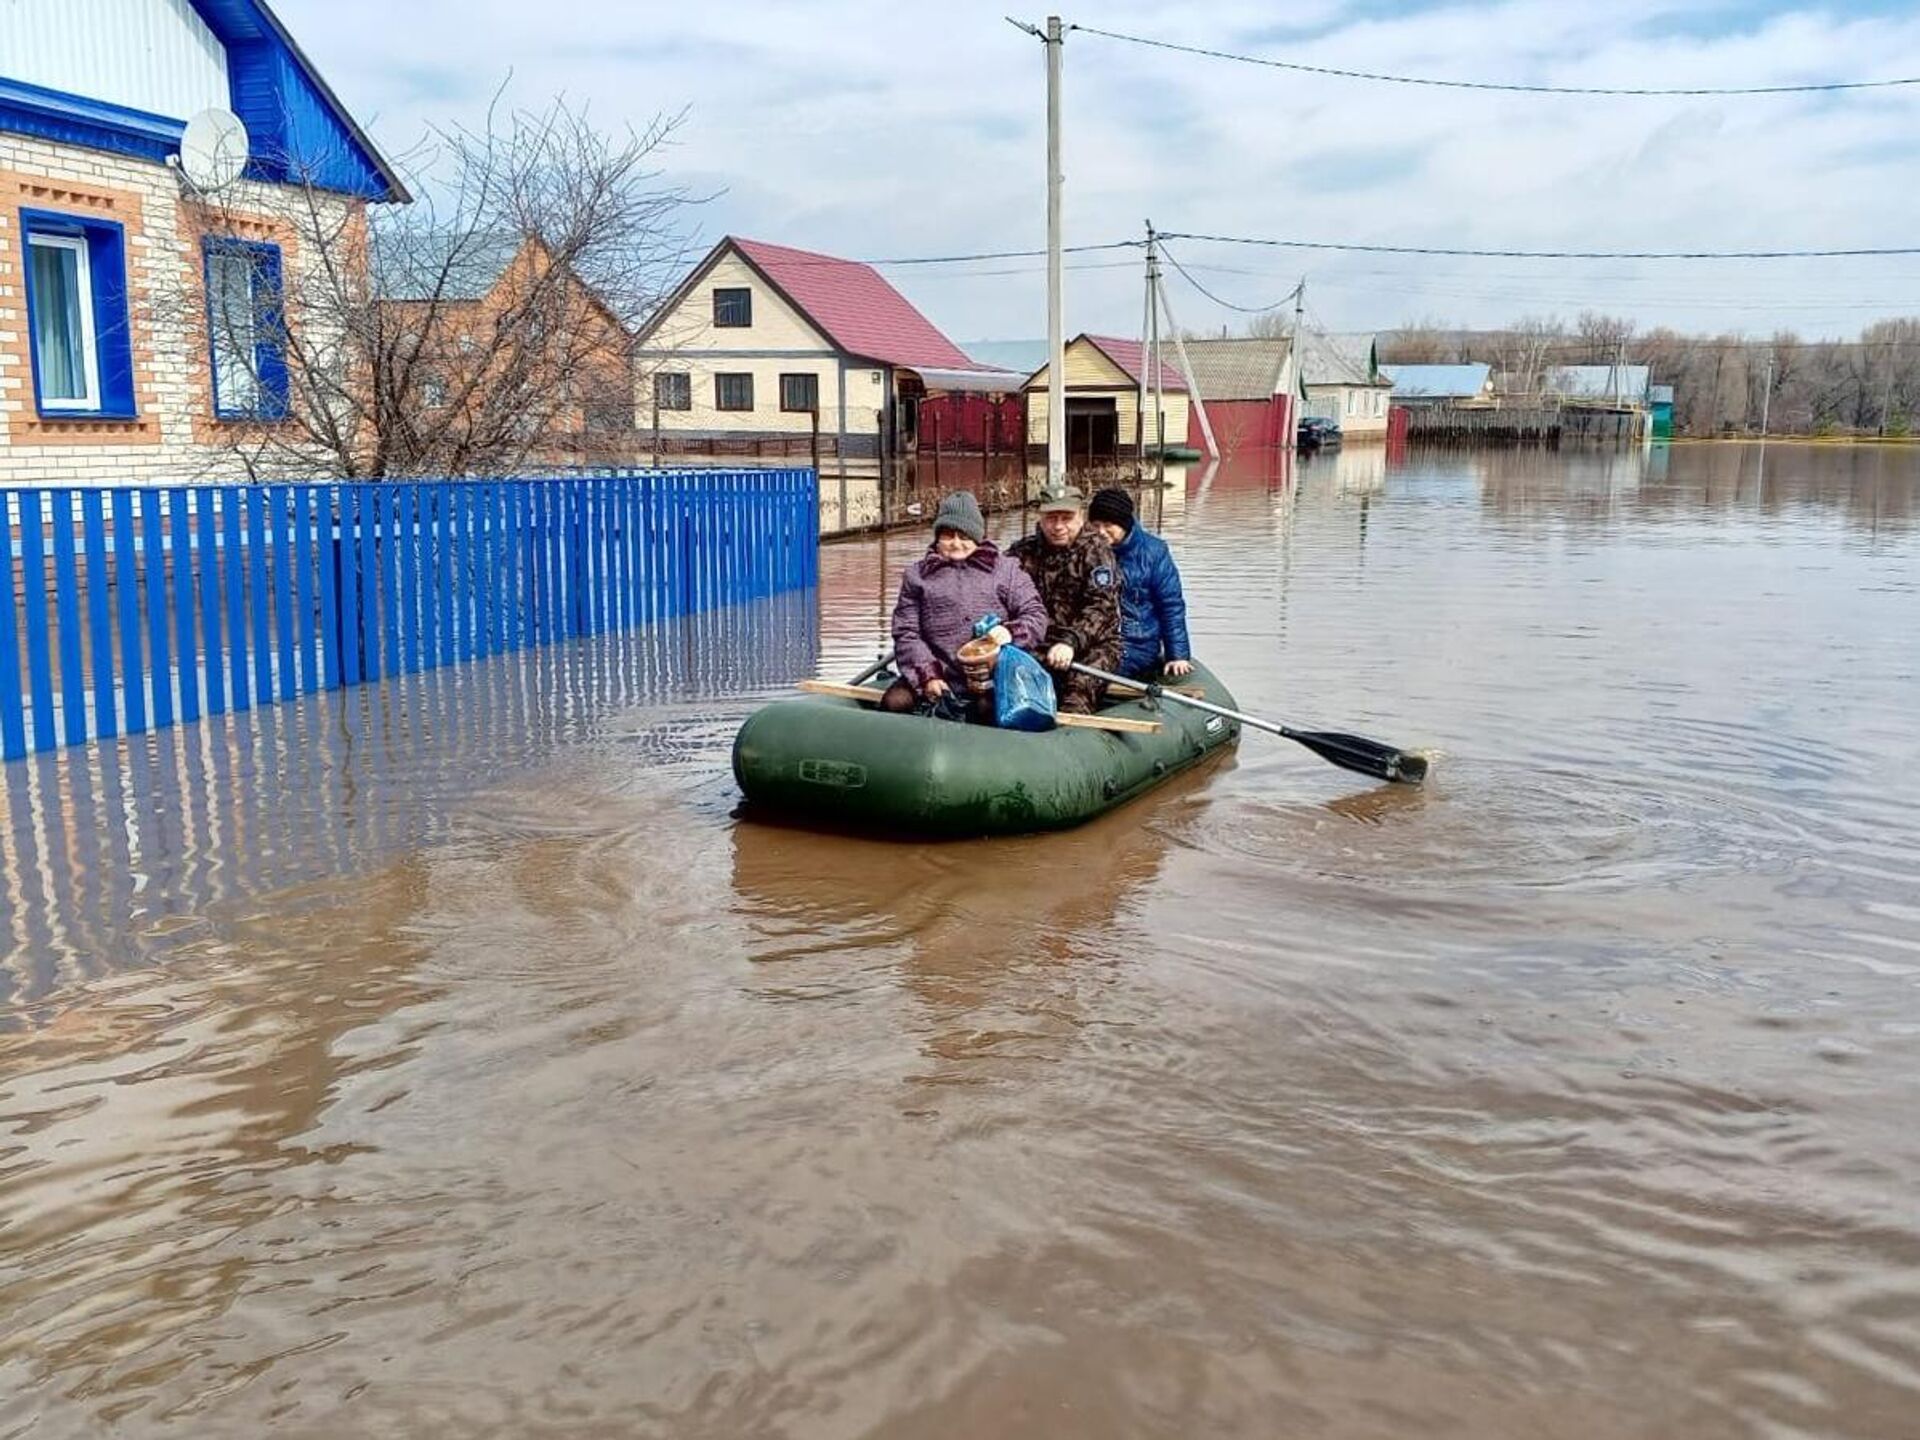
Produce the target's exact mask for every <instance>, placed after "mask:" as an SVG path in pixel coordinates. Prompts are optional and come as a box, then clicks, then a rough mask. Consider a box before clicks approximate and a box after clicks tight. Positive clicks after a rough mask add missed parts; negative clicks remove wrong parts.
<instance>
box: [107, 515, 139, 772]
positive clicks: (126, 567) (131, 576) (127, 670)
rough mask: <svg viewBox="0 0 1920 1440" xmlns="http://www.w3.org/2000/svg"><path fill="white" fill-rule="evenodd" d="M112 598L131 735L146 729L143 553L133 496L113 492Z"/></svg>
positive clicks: (123, 710)
mask: <svg viewBox="0 0 1920 1440" xmlns="http://www.w3.org/2000/svg"><path fill="white" fill-rule="evenodd" d="M112 501H113V596H114V599H115V600H116V601H117V602H118V610H119V622H120V674H121V689H120V693H121V697H122V699H121V714H122V717H123V718H124V720H125V722H126V725H125V728H126V732H127V734H129V735H138V734H139V733H140V732H141V731H142V730H145V729H146V728H147V681H146V667H145V666H144V665H143V664H142V663H141V655H140V550H139V543H140V542H139V539H138V537H136V536H135V534H134V529H133V492H132V491H131V490H115V491H114V492H113V497H112Z"/></svg>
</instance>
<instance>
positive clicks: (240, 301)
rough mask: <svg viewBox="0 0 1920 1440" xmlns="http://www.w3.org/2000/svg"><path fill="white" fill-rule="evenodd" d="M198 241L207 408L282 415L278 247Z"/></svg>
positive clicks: (240, 416)
mask: <svg viewBox="0 0 1920 1440" xmlns="http://www.w3.org/2000/svg"><path fill="white" fill-rule="evenodd" d="M202 244H203V249H204V252H205V262H206V270H205V274H206V285H207V349H208V358H209V360H210V362H211V364H212V367H213V413H214V415H215V417H216V418H218V419H221V420H284V419H285V418H286V415H287V343H286V342H287V337H286V329H285V325H286V320H285V304H284V300H283V296H284V293H285V292H284V290H283V289H282V285H281V270H280V247H279V246H278V245H266V244H261V243H258V242H255V241H250V240H231V239H226V238H214V239H208V240H206V241H204V242H202Z"/></svg>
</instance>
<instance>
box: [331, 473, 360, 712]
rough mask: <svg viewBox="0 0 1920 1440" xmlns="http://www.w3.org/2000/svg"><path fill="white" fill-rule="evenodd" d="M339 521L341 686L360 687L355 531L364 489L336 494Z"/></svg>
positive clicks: (355, 487)
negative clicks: (361, 493)
mask: <svg viewBox="0 0 1920 1440" xmlns="http://www.w3.org/2000/svg"><path fill="white" fill-rule="evenodd" d="M334 494H335V497H336V499H337V501H338V504H339V520H338V522H337V523H336V524H335V526H334V542H333V551H334V556H335V563H336V564H338V565H339V567H340V581H339V584H340V620H339V625H338V628H337V631H336V640H337V642H338V644H339V647H340V667H339V674H340V683H341V684H342V685H358V684H359V683H360V543H359V542H360V536H359V531H358V530H357V529H356V528H355V527H356V526H357V524H358V516H359V513H360V487H359V486H358V485H355V484H347V485H341V486H339V487H338V488H337V489H336V490H335V492H334Z"/></svg>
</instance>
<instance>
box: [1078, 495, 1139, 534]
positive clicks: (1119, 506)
mask: <svg viewBox="0 0 1920 1440" xmlns="http://www.w3.org/2000/svg"><path fill="white" fill-rule="evenodd" d="M1087 519H1089V520H1105V521H1106V522H1107V523H1108V524H1110V525H1118V526H1119V527H1120V528H1121V529H1122V530H1125V531H1126V532H1127V533H1128V534H1132V533H1133V497H1132V496H1131V495H1129V494H1127V492H1126V491H1124V490H1122V489H1120V488H1119V487H1118V486H1116V485H1109V486H1108V487H1107V488H1106V489H1104V490H1096V491H1094V492H1093V499H1092V500H1091V501H1089V502H1088V504H1087Z"/></svg>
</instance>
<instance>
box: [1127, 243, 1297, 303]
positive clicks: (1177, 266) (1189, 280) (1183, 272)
mask: <svg viewBox="0 0 1920 1440" xmlns="http://www.w3.org/2000/svg"><path fill="white" fill-rule="evenodd" d="M1160 253H1161V254H1162V255H1164V256H1166V259H1167V263H1168V264H1169V265H1171V266H1173V268H1174V269H1175V270H1178V271H1179V272H1180V274H1181V276H1182V278H1184V279H1185V280H1186V282H1187V283H1188V284H1189V285H1191V286H1193V288H1194V289H1196V290H1198V291H1199V292H1200V293H1201V294H1202V295H1204V296H1206V297H1207V299H1209V300H1211V301H1212V302H1213V303H1214V304H1216V305H1218V306H1220V307H1222V308H1223V309H1226V310H1237V311H1238V312H1239V313H1240V314H1242V315H1267V314H1270V313H1272V312H1273V311H1275V310H1278V309H1280V308H1281V307H1282V306H1285V305H1291V304H1292V303H1293V298H1294V296H1296V295H1298V294H1299V293H1300V287H1299V286H1298V285H1296V286H1294V287H1293V289H1292V290H1290V291H1288V292H1287V294H1286V295H1284V296H1283V297H1281V298H1280V299H1278V300H1276V301H1274V302H1273V304H1271V305H1236V304H1234V303H1233V301H1231V300H1222V299H1221V298H1220V297H1219V296H1218V295H1216V294H1214V293H1213V292H1212V291H1211V290H1209V289H1207V287H1206V286H1204V285H1202V284H1201V283H1200V282H1199V281H1198V280H1196V279H1194V278H1193V276H1191V275H1189V274H1187V267H1186V266H1184V265H1182V264H1181V263H1180V262H1179V261H1178V260H1176V259H1175V258H1174V255H1173V252H1172V251H1171V250H1169V249H1167V247H1166V246H1164V245H1162V246H1161V247H1160Z"/></svg>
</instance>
